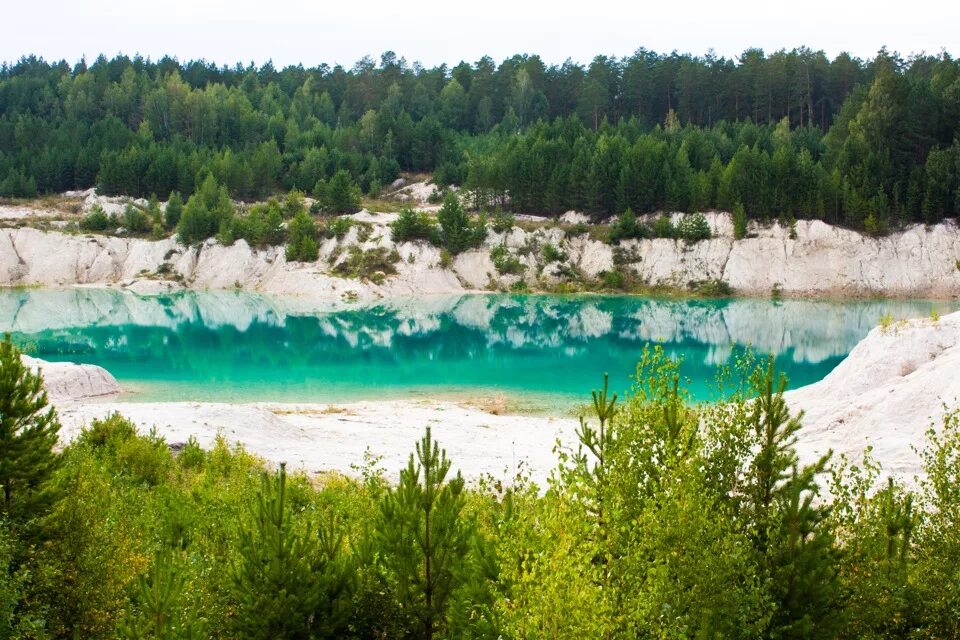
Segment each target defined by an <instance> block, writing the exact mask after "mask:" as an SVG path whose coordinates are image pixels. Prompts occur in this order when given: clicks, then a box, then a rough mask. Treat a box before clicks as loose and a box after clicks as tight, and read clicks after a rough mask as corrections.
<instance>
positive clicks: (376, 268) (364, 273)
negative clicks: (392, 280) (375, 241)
mask: <svg viewBox="0 0 960 640" xmlns="http://www.w3.org/2000/svg"><path fill="white" fill-rule="evenodd" d="M398 262H400V254H399V253H397V251H396V250H395V249H394V250H390V249H387V248H386V247H374V248H372V249H366V250H364V249H361V248H360V247H358V246H356V245H352V246H351V247H350V248H349V249H348V250H347V257H346V258H345V259H344V260H343V261H341V262H340V263H339V264H337V266H336V267H334V272H335V273H337V274H339V275H341V276H344V277H348V278H360V279H365V280H371V281H373V282H374V283H375V284H382V282H383V278H384V277H385V276H391V275H394V274H396V273H397V267H396V265H397V263H398ZM378 281H379V282H378Z"/></svg>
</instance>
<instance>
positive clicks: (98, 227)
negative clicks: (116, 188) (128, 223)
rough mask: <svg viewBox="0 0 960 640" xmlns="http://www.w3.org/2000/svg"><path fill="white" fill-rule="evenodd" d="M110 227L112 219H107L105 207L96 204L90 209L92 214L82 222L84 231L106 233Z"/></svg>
mask: <svg viewBox="0 0 960 640" xmlns="http://www.w3.org/2000/svg"><path fill="white" fill-rule="evenodd" d="M109 226H110V218H108V217H107V214H106V212H105V211H104V210H103V207H101V206H100V205H98V204H96V205H94V206H93V208H92V209H90V213H88V214H87V215H85V216H84V217H83V220H81V221H80V228H81V229H83V230H84V231H106V230H107V228H108V227H109Z"/></svg>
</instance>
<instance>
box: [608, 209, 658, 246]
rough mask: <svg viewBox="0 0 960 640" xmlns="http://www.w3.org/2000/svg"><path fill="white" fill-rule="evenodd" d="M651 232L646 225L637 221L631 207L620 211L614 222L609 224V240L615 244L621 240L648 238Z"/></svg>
mask: <svg viewBox="0 0 960 640" xmlns="http://www.w3.org/2000/svg"><path fill="white" fill-rule="evenodd" d="M651 234H652V232H651V230H650V228H649V227H647V225H645V224H643V223H640V222H637V216H636V214H634V213H633V210H632V209H627V210H626V211H624V212H623V213H621V214H620V215H619V216H618V217H617V220H616V222H614V223H613V224H612V225H611V226H610V242H611V243H613V244H616V243H618V242H620V241H621V240H630V239H639V238H649V237H650V236H651Z"/></svg>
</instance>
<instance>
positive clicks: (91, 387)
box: [20, 356, 120, 402]
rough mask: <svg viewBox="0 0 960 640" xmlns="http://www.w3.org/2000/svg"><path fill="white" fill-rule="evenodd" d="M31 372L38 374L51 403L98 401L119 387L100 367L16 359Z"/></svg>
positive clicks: (24, 357)
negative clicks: (95, 399)
mask: <svg viewBox="0 0 960 640" xmlns="http://www.w3.org/2000/svg"><path fill="white" fill-rule="evenodd" d="M20 357H21V358H22V360H23V363H24V364H25V365H26V366H28V367H29V368H30V369H32V370H33V371H34V372H36V371H38V370H39V371H40V375H41V376H42V377H43V387H44V389H46V391H47V397H48V398H49V399H50V401H51V402H65V401H76V400H85V399H89V398H102V397H104V396H111V395H116V394H117V393H120V385H119V384H118V383H117V380H116V378H114V377H113V376H112V375H110V373H109V372H108V371H107V370H106V369H104V368H103V367H98V366H96V365H92V364H75V363H73V362H46V361H44V360H39V359H37V358H31V357H30V356H20Z"/></svg>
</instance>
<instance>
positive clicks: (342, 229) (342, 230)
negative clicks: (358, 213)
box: [323, 216, 354, 240]
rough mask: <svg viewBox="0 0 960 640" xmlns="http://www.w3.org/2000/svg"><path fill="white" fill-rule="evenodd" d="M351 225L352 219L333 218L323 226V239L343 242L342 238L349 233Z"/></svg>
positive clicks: (344, 217)
mask: <svg viewBox="0 0 960 640" xmlns="http://www.w3.org/2000/svg"><path fill="white" fill-rule="evenodd" d="M353 224H354V223H353V218H347V217H346V216H343V217H339V218H333V219H332V220H329V221H328V222H327V224H326V225H324V227H323V237H324V238H336V239H337V240H343V237H344V236H345V235H347V232H349V231H350V227H352V226H353Z"/></svg>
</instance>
